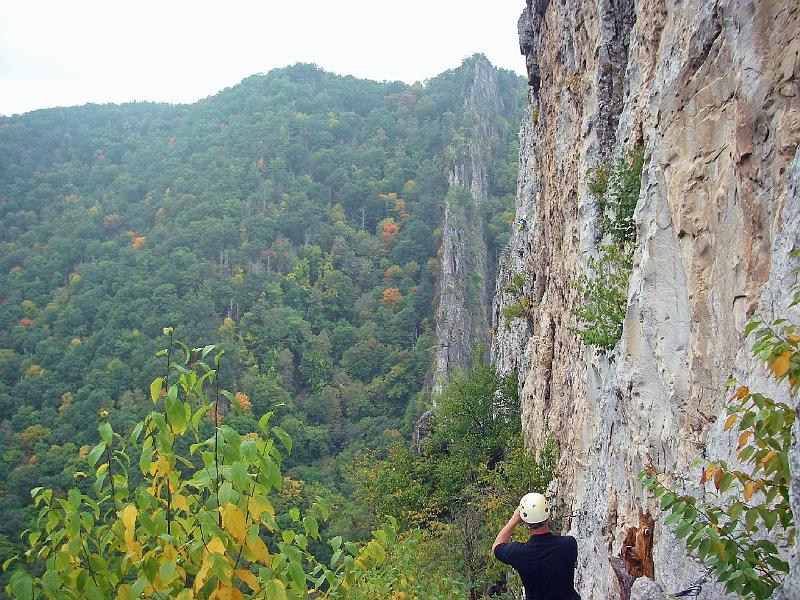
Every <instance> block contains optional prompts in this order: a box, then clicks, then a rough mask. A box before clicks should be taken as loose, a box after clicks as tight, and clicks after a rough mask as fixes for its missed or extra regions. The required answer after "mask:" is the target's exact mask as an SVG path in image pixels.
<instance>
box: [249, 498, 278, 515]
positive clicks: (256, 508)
mask: <svg viewBox="0 0 800 600" xmlns="http://www.w3.org/2000/svg"><path fill="white" fill-rule="evenodd" d="M248 508H249V510H250V514H252V515H254V516H257V517H259V518H261V515H262V514H264V513H269V515H270V516H271V517H274V516H275V509H274V508H273V507H272V504H271V503H270V501H269V500H267V499H266V498H255V497H253V496H251V497H250V499H249V500H248Z"/></svg>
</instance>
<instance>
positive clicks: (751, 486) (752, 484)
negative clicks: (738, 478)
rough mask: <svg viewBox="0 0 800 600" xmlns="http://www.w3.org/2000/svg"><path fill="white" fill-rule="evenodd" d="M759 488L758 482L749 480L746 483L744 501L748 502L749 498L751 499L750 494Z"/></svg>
mask: <svg viewBox="0 0 800 600" xmlns="http://www.w3.org/2000/svg"><path fill="white" fill-rule="evenodd" d="M757 489H758V483H756V482H755V481H748V482H747V483H745V484H744V501H745V502H747V501H748V500H750V496H752V495H753V492H755V491H756V490H757Z"/></svg>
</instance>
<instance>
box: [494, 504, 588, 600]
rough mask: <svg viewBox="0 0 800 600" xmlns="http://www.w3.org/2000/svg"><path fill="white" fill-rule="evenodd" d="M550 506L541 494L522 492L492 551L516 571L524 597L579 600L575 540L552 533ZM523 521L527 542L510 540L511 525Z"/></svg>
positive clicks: (576, 545)
mask: <svg viewBox="0 0 800 600" xmlns="http://www.w3.org/2000/svg"><path fill="white" fill-rule="evenodd" d="M549 517H550V509H549V507H548V506H547V500H545V497H544V496H542V495H541V494H525V495H524V496H523V497H522V500H520V502H519V508H518V509H517V510H515V511H514V515H513V516H512V517H511V519H509V521H508V523H506V525H505V527H503V528H502V529H501V530H500V533H498V534H497V538H496V539H495V540H494V544H492V552H493V553H494V556H495V558H497V560H499V561H501V562H504V563H506V564H507V565H511V566H512V567H514V569H516V570H517V572H518V573H519V576H520V577H521V578H522V585H523V586H525V599H526V600H580V596H579V595H578V593H577V592H576V591H575V584H574V577H575V565H576V562H577V560H578V543H577V542H576V541H575V538H574V537H572V536H570V535H565V536H561V535H553V532H552V531H550V524H549V522H548V520H547V519H548V518H549ZM520 523H525V525H526V526H527V528H528V532H529V533H530V534H531V537H530V538H529V539H528V541H527V542H525V543H524V544H523V543H519V542H509V540H510V539H511V534H512V533H513V531H514V528H515V527H516V526H517V525H519V524H520Z"/></svg>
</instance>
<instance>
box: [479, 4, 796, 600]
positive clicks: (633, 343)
mask: <svg viewBox="0 0 800 600" xmlns="http://www.w3.org/2000/svg"><path fill="white" fill-rule="evenodd" d="M519 27H520V43H521V48H522V51H523V53H524V54H525V56H526V63H527V66H528V73H529V83H530V84H531V90H530V111H529V112H528V115H527V116H526V120H525V122H524V124H523V131H522V139H521V143H520V153H521V154H520V180H519V188H518V197H517V216H518V218H519V217H524V218H525V219H526V221H527V223H528V226H527V228H526V229H525V230H523V231H520V232H516V233H515V236H514V238H513V239H512V241H511V243H510V245H509V248H508V250H507V252H506V253H505V254H504V256H503V261H502V264H501V265H500V267H501V268H500V274H499V279H498V284H497V289H498V290H500V291H499V292H498V293H497V296H496V298H495V303H494V306H493V332H494V336H493V340H492V354H493V358H494V360H495V361H496V364H497V365H498V367H500V368H501V369H502V370H505V371H510V370H512V369H515V368H516V369H518V370H519V376H520V388H521V397H522V406H523V409H522V421H523V427H524V430H525V432H526V437H527V440H528V442H529V443H530V444H531V445H532V446H534V447H535V446H537V445H538V444H540V443H541V442H542V441H543V440H544V439H545V438H546V437H547V436H548V435H555V437H556V438H557V439H558V440H559V442H560V445H561V458H560V477H561V481H560V482H559V489H560V490H561V491H562V493H563V495H564V500H565V501H566V502H567V503H568V506H570V507H571V509H572V510H569V511H568V512H570V513H574V514H577V515H580V516H578V517H576V518H575V520H574V521H573V522H572V523H570V524H569V525H570V529H571V533H573V534H574V535H576V537H577V538H578V540H579V568H578V575H577V585H578V588H579V589H578V591H579V592H580V593H581V596H582V597H583V598H586V599H591V598H603V599H606V598H624V597H627V596H628V594H630V589H622V588H623V587H624V586H623V585H621V583H620V578H619V577H617V576H616V575H615V573H614V569H613V568H612V566H611V561H610V558H612V557H620V556H622V555H623V554H624V553H623V550H624V548H623V545H624V539H625V534H626V532H627V531H629V529H630V528H631V527H636V526H637V525H638V521H639V513H640V512H647V511H648V509H650V512H651V513H652V514H656V515H657V514H658V511H657V510H655V507H654V506H651V504H650V501H649V500H648V499H647V496H646V494H645V493H643V491H642V489H641V487H640V485H639V483H638V481H637V473H638V472H639V471H640V470H641V469H642V468H643V467H645V466H648V465H652V466H654V467H656V468H657V469H661V470H668V471H678V472H682V473H688V472H689V470H688V467H689V465H690V463H691V461H692V459H693V458H695V457H697V456H712V455H715V456H718V455H720V454H723V455H724V454H726V453H727V454H730V452H731V448H732V445H733V444H734V443H735V440H732V439H731V438H730V436H728V435H727V434H724V433H723V432H722V424H721V418H720V417H721V415H722V413H723V403H724V400H725V391H724V389H723V382H724V381H725V380H726V379H727V378H729V377H730V376H731V375H732V374H733V375H735V376H737V377H738V378H739V379H740V380H742V381H747V382H748V384H751V387H756V386H758V385H761V386H763V388H764V389H765V390H767V391H770V390H771V391H772V392H774V393H776V394H777V393H782V394H783V395H784V396H785V395H786V391H785V387H784V388H783V389H782V390H778V389H772V388H770V387H769V382H768V380H767V379H766V377H765V376H764V373H763V366H762V365H759V364H757V363H756V362H755V361H753V360H752V359H751V358H750V355H749V352H748V349H747V348H746V347H745V346H746V344H745V341H744V340H742V338H741V334H740V332H741V331H742V328H743V325H744V323H745V321H746V320H747V318H748V316H749V315H750V314H752V313H753V311H758V312H759V313H760V314H762V315H763V316H764V317H765V318H770V317H772V316H773V315H778V314H784V315H786V314H788V311H787V306H786V304H788V302H786V292H787V290H788V288H789V287H790V285H791V283H792V281H793V280H792V276H791V275H790V262H789V259H788V251H789V249H790V248H791V247H792V246H793V245H798V244H800V218H798V217H799V216H800V215H798V210H800V209H799V208H798V206H799V205H800V198H798V194H797V184H796V183H795V182H796V178H797V177H798V175H797V170H798V163H799V162H800V159H799V158H797V147H798V143H799V142H800V82H799V79H800V7H798V5H797V3H796V2H790V1H789V0H773V1H770V0H762V1H755V0H716V1H712V0H686V1H684V2H680V3H676V2H670V1H667V0H638V1H636V2H633V0H589V1H584V0H563V1H561V2H548V1H546V0H529V1H528V3H527V7H526V9H525V12H524V13H523V15H522V17H521V19H520V22H519ZM638 145H641V146H643V147H644V149H645V165H644V171H643V175H642V187H641V194H640V197H639V202H638V206H637V209H636V224H637V236H638V242H637V247H636V251H635V255H634V269H633V273H632V277H631V283H630V288H629V296H628V306H627V315H626V318H625V323H624V332H623V337H622V340H621V341H620V343H619V344H618V346H617V348H616V349H615V350H614V351H613V352H612V353H611V354H610V355H608V356H603V355H600V354H598V353H597V352H595V351H594V350H593V349H591V348H587V347H585V346H583V345H582V344H581V343H580V340H579V339H578V338H577V336H575V335H574V334H573V333H572V332H571V328H573V327H575V326H576V325H577V324H578V323H577V321H576V318H575V316H574V315H573V310H574V309H575V307H576V306H578V304H579V302H580V301H581V298H579V296H578V293H577V291H576V289H575V282H576V281H577V280H578V278H579V277H580V276H581V274H582V273H584V271H585V269H586V264H587V258H588V257H589V256H592V255H595V254H596V252H597V245H598V242H599V241H600V240H599V237H600V232H599V227H598V208H597V205H596V201H595V200H594V199H593V198H592V197H591V196H590V194H588V192H587V175H588V174H589V173H590V172H591V171H592V170H593V169H594V168H595V167H596V166H597V165H598V164H600V163H603V162H605V161H607V160H608V159H609V158H611V157H615V156H621V155H622V153H623V152H624V151H625V150H626V149H629V148H631V147H633V146H638ZM515 273H521V274H523V275H524V277H525V280H526V287H525V293H526V296H527V298H528V299H529V300H530V310H529V317H528V319H527V320H523V319H517V320H515V321H513V322H512V323H511V324H510V326H508V327H506V326H505V325H504V324H503V323H502V319H501V318H500V314H501V311H502V308H503V306H505V305H506V304H507V303H508V302H510V301H512V299H511V298H509V297H508V295H507V294H504V293H503V292H502V290H503V288H504V287H505V284H506V283H507V282H508V281H509V280H510V279H511V277H512V276H513V275H514V274H515ZM793 316H794V317H795V318H798V319H800V315H798V314H797V313H796V311H795V314H794V315H793ZM795 451H797V449H796V448H795ZM793 461H794V462H793V468H797V467H798V466H800V465H798V462H800V457H798V456H797V455H796V454H795V456H794V458H793ZM798 472H800V471H798V470H795V473H798ZM796 488H797V485H796V486H795V489H794V492H793V494H794V495H793V501H794V502H795V510H796V514H798V516H800V512H797V511H798V509H800V506H797V502H798V494H799V493H800V492H799V491H798V490H797V489H796ZM696 492H697V493H702V492H701V490H700V489H697V490H696ZM652 550H653V563H654V578H655V581H656V582H658V583H659V584H660V585H661V586H662V587H663V589H664V590H666V591H667V592H668V593H674V592H675V591H678V590H682V589H686V588H687V587H689V586H690V585H692V584H693V583H696V582H698V581H701V580H702V578H703V576H704V574H705V570H704V569H703V568H702V567H701V566H700V565H698V564H696V563H695V562H694V561H692V560H690V559H687V558H686V556H685V554H684V552H683V550H682V545H681V544H680V543H676V541H675V539H674V537H673V535H672V533H671V531H670V529H669V527H666V526H664V525H663V523H662V522H661V521H660V520H658V519H657V521H656V524H655V534H654V543H653V549H652ZM796 568H797V566H795V569H796ZM797 578H798V575H797V570H795V571H794V572H793V574H792V575H791V576H790V577H789V578H787V583H786V587H787V589H788V590H790V591H789V592H787V595H786V596H785V597H787V598H788V597H798V595H797V587H791V586H793V585H794V586H797ZM702 585H703V597H706V598H712V597H723V593H722V591H721V590H720V588H719V587H718V586H716V585H714V584H713V583H711V582H709V581H703V583H702Z"/></svg>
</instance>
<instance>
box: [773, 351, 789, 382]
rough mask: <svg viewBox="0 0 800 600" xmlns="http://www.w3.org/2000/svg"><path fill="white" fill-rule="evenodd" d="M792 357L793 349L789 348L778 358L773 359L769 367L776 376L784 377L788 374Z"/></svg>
mask: <svg viewBox="0 0 800 600" xmlns="http://www.w3.org/2000/svg"><path fill="white" fill-rule="evenodd" d="M791 357H792V351H791V350H787V351H786V352H784V353H783V354H781V355H780V356H779V357H778V358H776V359H775V360H773V361H772V364H770V366H769V368H770V370H772V372H773V374H774V375H775V377H783V376H784V375H785V374H786V371H788V370H789V364H790V363H789V359H790V358H791Z"/></svg>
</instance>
